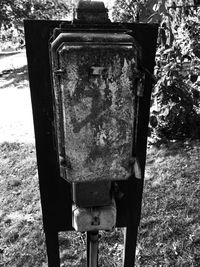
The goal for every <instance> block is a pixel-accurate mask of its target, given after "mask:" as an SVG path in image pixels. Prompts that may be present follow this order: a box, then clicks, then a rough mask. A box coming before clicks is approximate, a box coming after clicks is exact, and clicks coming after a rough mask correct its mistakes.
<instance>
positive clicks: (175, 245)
mask: <svg viewBox="0 0 200 267" xmlns="http://www.w3.org/2000/svg"><path fill="white" fill-rule="evenodd" d="M199 145H200V142H199V141H190V142H189V141H188V142H185V143H180V142H174V143H171V144H168V145H165V146H162V147H160V148H159V149H158V148H156V147H151V148H149V150H148V157H147V168H146V179H145V186H144V194H143V206H142V218H141V224H140V228H139V235H138V245H137V253H136V254H137V256H136V258H137V260H136V266H200V212H199V207H200V182H199V177H200V169H199V161H200V146H199ZM0 176H1V179H0V191H1V199H0V211H1V212H0V232H1V238H0V255H1V256H0V259H1V262H0V266H1V267H3V266H9V267H11V266H13V267H15V266H16V267H17V266H19V267H22V266H34V267H41V266H42V267H45V266H47V259H46V251H45V242H44V234H43V230H42V219H41V208H40V196H39V189H38V176H37V165H36V158H35V147H34V146H33V145H31V144H29V145H28V144H23V143H8V142H4V143H1V145H0ZM122 232H123V231H122V229H116V231H113V232H111V233H104V232H102V233H101V238H100V260H99V263H100V265H99V266H102V267H103V266H108V267H112V266H117V267H120V266H121V262H122V251H123V235H122ZM59 241H60V256H61V266H79V267H81V266H85V264H86V252H85V245H86V244H85V243H86V241H85V235H84V234H80V233H75V232H69V233H60V235H59ZM108 255H109V257H108Z"/></svg>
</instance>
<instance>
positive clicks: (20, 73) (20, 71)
mask: <svg viewBox="0 0 200 267" xmlns="http://www.w3.org/2000/svg"><path fill="white" fill-rule="evenodd" d="M0 80H1V83H0V89H6V88H8V87H10V86H11V85H12V86H15V87H18V85H19V84H20V83H24V82H28V68H27V65H25V66H23V67H20V68H17V69H8V70H4V71H3V72H2V73H1V74H0Z"/></svg>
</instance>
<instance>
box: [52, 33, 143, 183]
mask: <svg viewBox="0 0 200 267" xmlns="http://www.w3.org/2000/svg"><path fill="white" fill-rule="evenodd" d="M139 56H140V51H139V47H138V45H137V44H136V42H135V40H134V38H133V37H131V36H130V35H129V34H127V33H126V32H122V31H121V32H120V31H119V32H117V30H116V32H114V31H112V32H104V33H103V32H102V31H100V32H98V31H97V32H93V31H92V30H90V31H80V32H78V31H76V32H73V31H72V32H63V33H62V32H61V33H60V34H58V36H57V37H56V38H55V39H54V40H53V41H52V43H51V57H52V69H53V88H54V97H55V114H56V116H55V121H56V133H57V145H58V151H59V158H60V173H61V176H62V177H63V178H64V179H66V180H67V181H69V182H75V183H76V182H85V181H87V182H88V181H99V180H101V181H102V180H109V181H110V180H122V179H127V178H128V177H129V176H130V174H131V171H132V170H131V164H130V158H131V156H132V140H133V132H134V126H133V125H134V123H133V122H134V112H135V110H134V101H135V96H136V88H135V86H134V84H135V80H136V78H137V72H138V59H139Z"/></svg>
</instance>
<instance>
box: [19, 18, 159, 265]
mask: <svg viewBox="0 0 200 267" xmlns="http://www.w3.org/2000/svg"><path fill="white" fill-rule="evenodd" d="M61 22H62V21H42V20H26V21H25V22H24V26H25V39H26V51H27V59H28V71H29V81H30V90H31V100H32V108H33V120H34V128H35V140H36V151H37V164H38V173H39V186H40V195H41V205H42V214H43V226H44V232H45V235H46V245H47V255H48V262H49V267H59V266H60V259H59V242H58V232H60V231H72V230H73V228H72V211H71V209H72V208H71V207H72V197H71V185H70V184H69V183H67V182H66V181H65V180H64V179H62V178H61V177H60V175H59V166H58V162H57V157H56V145H55V136H54V124H53V117H54V116H53V99H52V84H51V72H50V69H51V64H50V61H49V39H50V37H51V36H52V33H53V29H55V28H58V27H59V25H60V24H61ZM65 23H69V24H70V23H71V22H65ZM115 25H116V27H117V26H119V27H121V26H122V24H117V23H115ZM123 25H124V27H126V28H128V29H129V30H130V34H131V35H132V36H133V37H135V39H136V40H137V41H138V43H139V44H140V46H141V47H142V62H141V66H142V68H143V70H146V79H145V92H144V96H143V97H141V98H140V100H139V107H141V108H139V114H138V125H137V127H138V131H137V132H138V134H137V136H136V140H137V142H136V146H135V151H134V153H135V154H136V155H137V158H138V160H139V164H140V166H141V169H142V179H140V180H138V179H136V178H134V177H131V178H130V179H128V180H126V181H120V182H117V185H118V190H119V192H121V193H122V194H123V195H124V197H123V198H121V199H117V200H116V205H117V224H116V227H126V236H125V248H124V249H125V253H124V267H131V266H134V261H135V248H136V240H137V229H138V225H139V221H140V213H141V201H142V191H143V177H144V168H145V160H146V144H147V133H148V121H149V109H150V97H151V90H152V77H151V74H152V73H153V68H154V58H155V52H156V41H157V32H158V25H157V24H151V25H148V24H136V23H135V24H123Z"/></svg>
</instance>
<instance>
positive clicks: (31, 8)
mask: <svg viewBox="0 0 200 267" xmlns="http://www.w3.org/2000/svg"><path fill="white" fill-rule="evenodd" d="M71 2H72V1H71V0H68V1H66V0H31V1H26V0H1V2H0V39H1V41H2V42H9V41H10V42H11V45H12V46H15V43H18V46H20V42H21V43H24V42H23V38H24V37H23V27H22V26H23V20H24V19H55V18H56V19H61V18H66V17H67V16H68V14H69V11H70V9H71V8H72V3H71ZM21 45H22V44H21Z"/></svg>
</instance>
